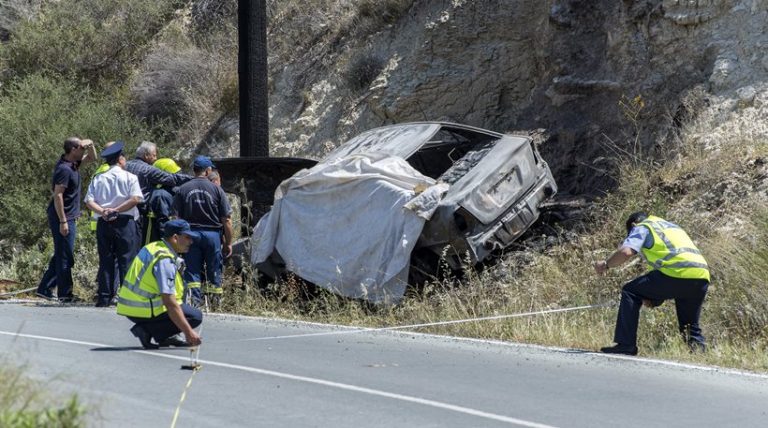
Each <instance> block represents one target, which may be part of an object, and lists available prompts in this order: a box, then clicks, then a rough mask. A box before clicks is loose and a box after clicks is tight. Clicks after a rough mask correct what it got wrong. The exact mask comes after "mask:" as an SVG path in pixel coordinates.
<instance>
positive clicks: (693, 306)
mask: <svg viewBox="0 0 768 428" xmlns="http://www.w3.org/2000/svg"><path fill="white" fill-rule="evenodd" d="M708 286H709V282H707V281H706V280H704V279H681V278H672V277H670V276H667V275H664V274H663V273H661V272H659V271H657V270H654V271H651V272H649V273H647V274H645V275H642V276H639V277H637V278H635V279H633V280H632V281H630V282H628V283H626V284H625V285H624V288H622V290H621V303H619V314H618V316H617V319H616V332H615V334H614V337H613V341H614V342H616V343H618V344H620V345H629V346H636V345H637V324H638V320H639V318H640V307H641V306H643V299H647V300H651V301H652V302H653V303H654V304H661V303H662V302H663V301H664V300H667V299H675V309H676V310H677V323H678V328H679V329H680V333H682V334H683V336H684V337H685V339H686V341H687V342H688V344H689V345H696V344H698V345H704V335H703V334H701V328H700V327H699V317H700V315H701V305H702V304H703V303H704V297H705V296H706V295H707V288H708Z"/></svg>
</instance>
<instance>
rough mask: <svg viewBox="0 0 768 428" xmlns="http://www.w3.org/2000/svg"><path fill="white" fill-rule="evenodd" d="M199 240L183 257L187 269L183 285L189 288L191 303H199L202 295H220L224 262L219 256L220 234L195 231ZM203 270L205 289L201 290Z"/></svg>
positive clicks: (202, 230) (195, 229)
mask: <svg viewBox="0 0 768 428" xmlns="http://www.w3.org/2000/svg"><path fill="white" fill-rule="evenodd" d="M192 230H193V231H195V232H198V233H200V239H196V240H195V241H194V242H193V243H192V245H191V246H190V247H189V251H188V252H187V254H185V255H184V260H185V261H186V263H187V268H186V269H185V270H184V275H183V276H184V283H185V284H186V285H187V286H188V287H189V291H190V296H191V297H192V301H193V302H195V303H199V302H200V301H201V300H202V293H203V292H205V293H213V294H221V273H222V270H223V268H224V261H223V258H222V254H221V232H220V231H219V230H209V229H197V228H192ZM203 269H205V279H206V282H207V283H206V287H205V289H204V290H201V289H200V287H201V286H202V278H203Z"/></svg>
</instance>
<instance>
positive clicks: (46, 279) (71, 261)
mask: <svg viewBox="0 0 768 428" xmlns="http://www.w3.org/2000/svg"><path fill="white" fill-rule="evenodd" d="M67 225H69V234H68V235H67V236H62V234H61V233H60V232H59V217H58V216H57V215H56V214H55V213H53V214H51V213H50V212H48V227H50V229H51V234H53V256H52V257H51V261H50V262H49V263H48V269H47V270H46V271H45V273H44V274H43V277H42V278H41V279H40V283H39V284H38V285H37V292H38V293H40V294H43V295H45V296H48V297H53V289H54V288H56V294H57V295H58V297H59V299H71V298H72V267H73V266H74V265H75V236H76V235H77V226H76V224H75V220H74V219H73V220H68V221H67Z"/></svg>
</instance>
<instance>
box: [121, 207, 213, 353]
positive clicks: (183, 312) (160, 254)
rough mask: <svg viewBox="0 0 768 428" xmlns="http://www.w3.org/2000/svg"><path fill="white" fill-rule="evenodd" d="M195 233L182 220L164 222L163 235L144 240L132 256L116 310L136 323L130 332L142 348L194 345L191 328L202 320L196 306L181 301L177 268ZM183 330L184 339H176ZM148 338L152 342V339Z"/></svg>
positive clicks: (196, 340)
mask: <svg viewBox="0 0 768 428" xmlns="http://www.w3.org/2000/svg"><path fill="white" fill-rule="evenodd" d="M194 239H198V234H197V233H195V232H193V231H192V230H191V229H190V227H189V223H187V222H186V221H184V220H171V221H168V222H167V223H165V227H164V229H163V239H162V240H160V241H156V242H152V243H150V244H147V245H146V246H145V247H144V248H142V249H141V251H139V254H138V255H136V257H135V258H134V259H133V262H132V263H131V266H130V267H129V268H128V273H127V274H126V276H125V279H124V280H123V284H122V286H121V287H120V291H119V292H118V295H117V313H118V314H119V315H124V316H126V317H128V319H129V320H131V321H133V322H134V323H136V325H134V326H133V327H131V333H133V335H134V336H136V337H137V338H138V339H139V341H140V342H141V346H143V347H144V348H145V349H156V348H158V347H159V346H170V345H174V346H196V345H199V344H200V343H201V339H200V336H199V335H198V334H197V332H195V330H193V329H194V328H195V327H197V326H198V325H200V324H201V323H202V322H203V314H202V312H200V310H199V309H197V308H194V307H192V306H190V305H187V304H185V303H182V295H183V294H184V284H183V282H182V279H181V270H182V269H183V265H184V260H183V259H181V258H180V257H179V254H182V253H186V252H187V250H188V249H189V246H190V245H191V244H192V241H193V240H194ZM179 332H182V333H184V336H185V338H186V342H184V341H181V340H179V339H176V338H175V337H174V336H175V335H177V334H178V333H179ZM152 339H154V340H155V343H152Z"/></svg>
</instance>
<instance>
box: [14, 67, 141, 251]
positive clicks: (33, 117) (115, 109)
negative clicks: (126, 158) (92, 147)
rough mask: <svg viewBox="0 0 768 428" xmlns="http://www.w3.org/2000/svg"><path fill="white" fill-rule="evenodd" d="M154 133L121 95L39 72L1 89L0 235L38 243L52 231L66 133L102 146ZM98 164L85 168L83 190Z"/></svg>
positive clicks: (129, 140)
mask: <svg viewBox="0 0 768 428" xmlns="http://www.w3.org/2000/svg"><path fill="white" fill-rule="evenodd" d="M149 134H150V132H149V131H148V130H147V129H146V128H145V127H143V126H142V125H141V124H140V123H138V122H137V121H135V120H134V119H133V118H132V117H131V116H130V114H129V113H128V112H127V111H126V110H125V108H124V107H123V106H122V105H121V103H120V102H119V100H117V99H114V98H111V97H107V96H103V95H98V94H96V93H93V92H91V91H88V90H85V89H78V88H77V87H76V86H75V85H74V84H72V83H71V82H65V81H60V80H57V79H51V78H46V77H42V76H39V75H32V76H29V77H28V78H26V79H23V80H19V81H16V82H12V83H11V84H10V85H9V87H8V88H7V89H6V92H5V93H4V94H2V95H0V161H2V164H3V165H5V167H4V168H0V180H2V183H3V192H2V194H0V210H2V212H3V213H4V218H3V221H2V222H0V236H2V237H3V239H6V240H9V241H10V242H12V243H22V244H34V243H36V242H37V241H38V240H39V239H40V238H41V237H42V236H44V235H45V234H46V233H47V230H48V226H47V222H46V214H45V209H46V206H47V204H48V202H49V201H50V198H51V174H52V171H53V166H54V164H55V163H56V161H57V160H58V158H59V156H60V155H61V154H62V153H63V149H62V146H63V142H64V139H65V138H67V137H69V136H73V135H76V136H82V137H83V138H90V139H92V140H94V142H96V144H97V146H103V144H104V142H106V141H109V140H115V139H122V140H125V141H128V142H130V143H132V144H133V145H134V146H135V144H136V142H137V140H142V139H149V138H150V137H151V135H149ZM92 165H93V164H92ZM92 165H89V166H88V167H84V168H83V170H82V171H81V173H82V176H83V192H85V186H86V185H87V182H88V178H89V177H90V174H91V173H92V171H93V169H94V166H92Z"/></svg>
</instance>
